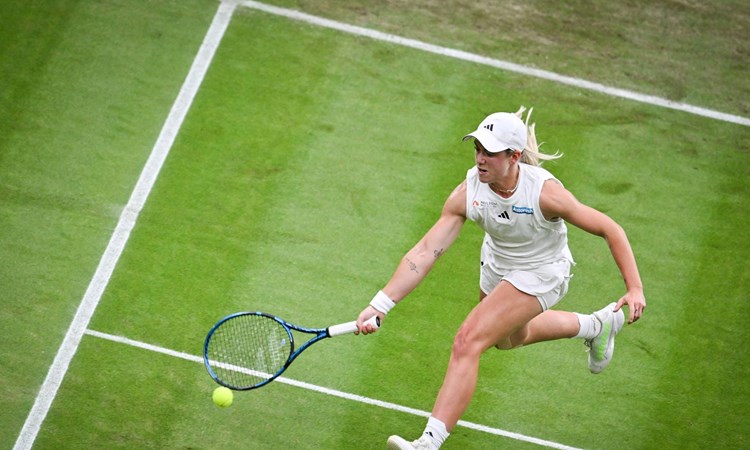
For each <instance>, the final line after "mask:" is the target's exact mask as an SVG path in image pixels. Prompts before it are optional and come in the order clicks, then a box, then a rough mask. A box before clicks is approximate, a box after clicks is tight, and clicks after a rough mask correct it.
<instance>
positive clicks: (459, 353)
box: [451, 327, 489, 358]
mask: <svg viewBox="0 0 750 450" xmlns="http://www.w3.org/2000/svg"><path fill="white" fill-rule="evenodd" d="M488 347H489V346H488V345H484V344H483V343H482V342H481V341H480V340H479V339H477V337H476V336H474V335H473V334H472V333H471V331H469V330H468V329H466V328H464V327H461V328H460V329H459V330H458V333H456V337H455V338H454V339H453V347H452V348H451V355H452V356H453V357H455V358H462V357H466V356H479V355H481V354H482V352H484V350H486V349H487V348H488Z"/></svg>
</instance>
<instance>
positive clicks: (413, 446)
mask: <svg viewBox="0 0 750 450" xmlns="http://www.w3.org/2000/svg"><path fill="white" fill-rule="evenodd" d="M388 450H438V447H436V446H435V444H434V443H433V442H432V439H430V438H429V437H427V436H425V435H422V437H420V438H419V439H417V440H416V441H413V442H409V441H407V440H406V439H404V438H402V437H401V436H391V437H389V438H388Z"/></svg>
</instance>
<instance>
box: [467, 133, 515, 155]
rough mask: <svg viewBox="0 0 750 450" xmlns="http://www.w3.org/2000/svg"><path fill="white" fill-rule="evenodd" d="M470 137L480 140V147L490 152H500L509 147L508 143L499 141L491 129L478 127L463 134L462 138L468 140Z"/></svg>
mask: <svg viewBox="0 0 750 450" xmlns="http://www.w3.org/2000/svg"><path fill="white" fill-rule="evenodd" d="M471 138H474V139H476V140H478V141H479V142H481V144H482V147H484V148H485V150H487V151H488V152H490V153H500V152H503V151H505V150H508V149H509V148H510V146H509V145H507V144H505V143H503V142H500V140H498V139H497V138H496V137H495V135H494V134H492V132H491V131H489V130H486V129H484V128H479V129H477V130H476V131H474V132H473V133H469V134H467V135H466V136H464V138H463V140H464V141H468V140H469V139H471Z"/></svg>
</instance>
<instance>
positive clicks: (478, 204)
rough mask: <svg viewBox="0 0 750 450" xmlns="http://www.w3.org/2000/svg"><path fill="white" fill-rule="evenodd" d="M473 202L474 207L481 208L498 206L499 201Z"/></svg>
mask: <svg viewBox="0 0 750 450" xmlns="http://www.w3.org/2000/svg"><path fill="white" fill-rule="evenodd" d="M471 204H472V205H473V206H474V207H479V208H487V207H493V208H494V207H497V202H490V201H487V200H474V201H473V202H472V203H471Z"/></svg>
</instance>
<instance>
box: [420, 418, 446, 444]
mask: <svg viewBox="0 0 750 450" xmlns="http://www.w3.org/2000/svg"><path fill="white" fill-rule="evenodd" d="M424 434H425V435H427V437H429V438H430V439H431V440H432V442H433V443H434V444H435V446H436V447H437V448H440V446H441V445H443V442H445V440H446V439H448V436H450V433H448V430H447V429H446V428H445V424H444V423H443V422H442V421H440V420H438V419H436V418H434V417H432V416H430V418H429V419H428V420H427V426H426V427H425V428H424Z"/></svg>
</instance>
